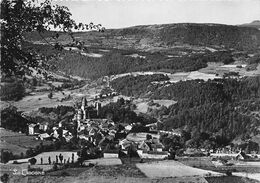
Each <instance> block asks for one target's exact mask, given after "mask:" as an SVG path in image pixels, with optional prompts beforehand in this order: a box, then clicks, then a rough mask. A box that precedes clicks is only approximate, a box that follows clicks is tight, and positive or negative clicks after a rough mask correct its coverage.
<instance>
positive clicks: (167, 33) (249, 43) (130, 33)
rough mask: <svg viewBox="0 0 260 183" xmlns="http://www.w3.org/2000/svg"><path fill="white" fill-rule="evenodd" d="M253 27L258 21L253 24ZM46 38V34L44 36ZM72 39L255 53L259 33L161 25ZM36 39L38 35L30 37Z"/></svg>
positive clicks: (102, 43) (85, 34)
mask: <svg viewBox="0 0 260 183" xmlns="http://www.w3.org/2000/svg"><path fill="white" fill-rule="evenodd" d="M254 24H255V25H256V24H257V22H255V23H254ZM46 35H47V34H46ZM74 36H75V38H77V39H78V40H80V41H84V42H85V43H86V44H87V45H91V46H105V47H116V48H122V49H129V48H133V49H139V50H140V49H141V50H151V49H153V48H160V49H162V48H172V47H178V46H183V45H186V46H205V47H214V48H221V49H222V48H227V49H230V48H233V49H237V50H255V49H259V47H260V31H259V30H257V29H255V28H253V27H244V26H231V25H223V24H195V23H179V24H161V25H140V26H134V27H128V28H122V29H108V30H106V31H105V32H104V33H100V32H78V33H75V34H74ZM27 37H28V38H29V39H30V40H35V38H36V39H37V36H35V35H34V36H33V37H30V35H27ZM59 39H60V41H62V42H63V43H65V42H68V41H69V38H68V36H67V37H66V36H60V37H59Z"/></svg>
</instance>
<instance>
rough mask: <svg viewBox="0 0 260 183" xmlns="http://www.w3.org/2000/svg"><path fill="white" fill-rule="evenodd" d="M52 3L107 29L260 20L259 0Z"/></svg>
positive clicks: (78, 18)
mask: <svg viewBox="0 0 260 183" xmlns="http://www.w3.org/2000/svg"><path fill="white" fill-rule="evenodd" d="M53 3H54V4H58V5H62V6H66V7H68V8H69V9H70V12H71V13H72V18H73V19H74V20H75V21H76V22H82V23H90V22H93V23H94V24H99V23H100V24H102V26H104V27H105V28H106V29H118V28H127V27H132V26H138V25H155V24H174V23H198V24H206V23H208V24H226V25H241V24H245V23H251V22H253V21H255V20H259V19H260V1H259V0H211V1H210V0H176V1H167V0H160V1H155V0H140V1H138V0H128V1H125V0H121V1H119V0H100V1H93V0H67V1H59V0H56V1H53ZM108 15H109V16H108Z"/></svg>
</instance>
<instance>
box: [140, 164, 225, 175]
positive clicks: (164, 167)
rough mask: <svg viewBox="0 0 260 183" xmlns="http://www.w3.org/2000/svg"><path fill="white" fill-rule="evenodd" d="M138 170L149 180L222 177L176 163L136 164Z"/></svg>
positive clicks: (215, 173)
mask: <svg viewBox="0 0 260 183" xmlns="http://www.w3.org/2000/svg"><path fill="white" fill-rule="evenodd" d="M136 166H137V168H139V169H140V170H141V171H142V172H143V173H144V174H145V175H146V176H147V177H149V178H159V177H186V176H189V177H191V176H201V177H205V176H213V175H214V176H222V175H223V174H222V173H218V172H214V171H210V170H202V169H199V168H193V167H190V166H186V165H184V164H182V163H180V162H177V161H170V160H168V161H158V162H149V163H137V164H136Z"/></svg>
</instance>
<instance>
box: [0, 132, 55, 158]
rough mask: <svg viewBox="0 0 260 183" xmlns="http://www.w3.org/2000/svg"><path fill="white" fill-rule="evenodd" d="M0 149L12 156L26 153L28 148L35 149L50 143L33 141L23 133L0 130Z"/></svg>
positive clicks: (32, 138) (31, 137)
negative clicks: (41, 144) (10, 153)
mask: <svg viewBox="0 0 260 183" xmlns="http://www.w3.org/2000/svg"><path fill="white" fill-rule="evenodd" d="M0 138H1V143H0V147H1V149H5V150H8V151H10V152H12V153H13V154H14V155H15V154H16V155H20V154H21V153H22V152H23V153H24V155H25V153H26V150H27V149H29V148H35V147H36V146H39V145H40V143H41V142H42V143H43V145H47V144H51V143H52V142H51V141H41V140H35V139H34V137H33V136H27V135H25V134H23V133H17V132H12V131H10V130H6V129H3V128H1V129H0Z"/></svg>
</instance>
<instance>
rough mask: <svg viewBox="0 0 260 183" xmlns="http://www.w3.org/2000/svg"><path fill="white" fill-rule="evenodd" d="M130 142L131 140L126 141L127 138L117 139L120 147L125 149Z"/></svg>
mask: <svg viewBox="0 0 260 183" xmlns="http://www.w3.org/2000/svg"><path fill="white" fill-rule="evenodd" d="M131 144H132V142H131V141H128V140H127V139H123V140H120V141H119V145H120V146H121V148H122V149H127V148H128V147H130V146H131Z"/></svg>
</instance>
